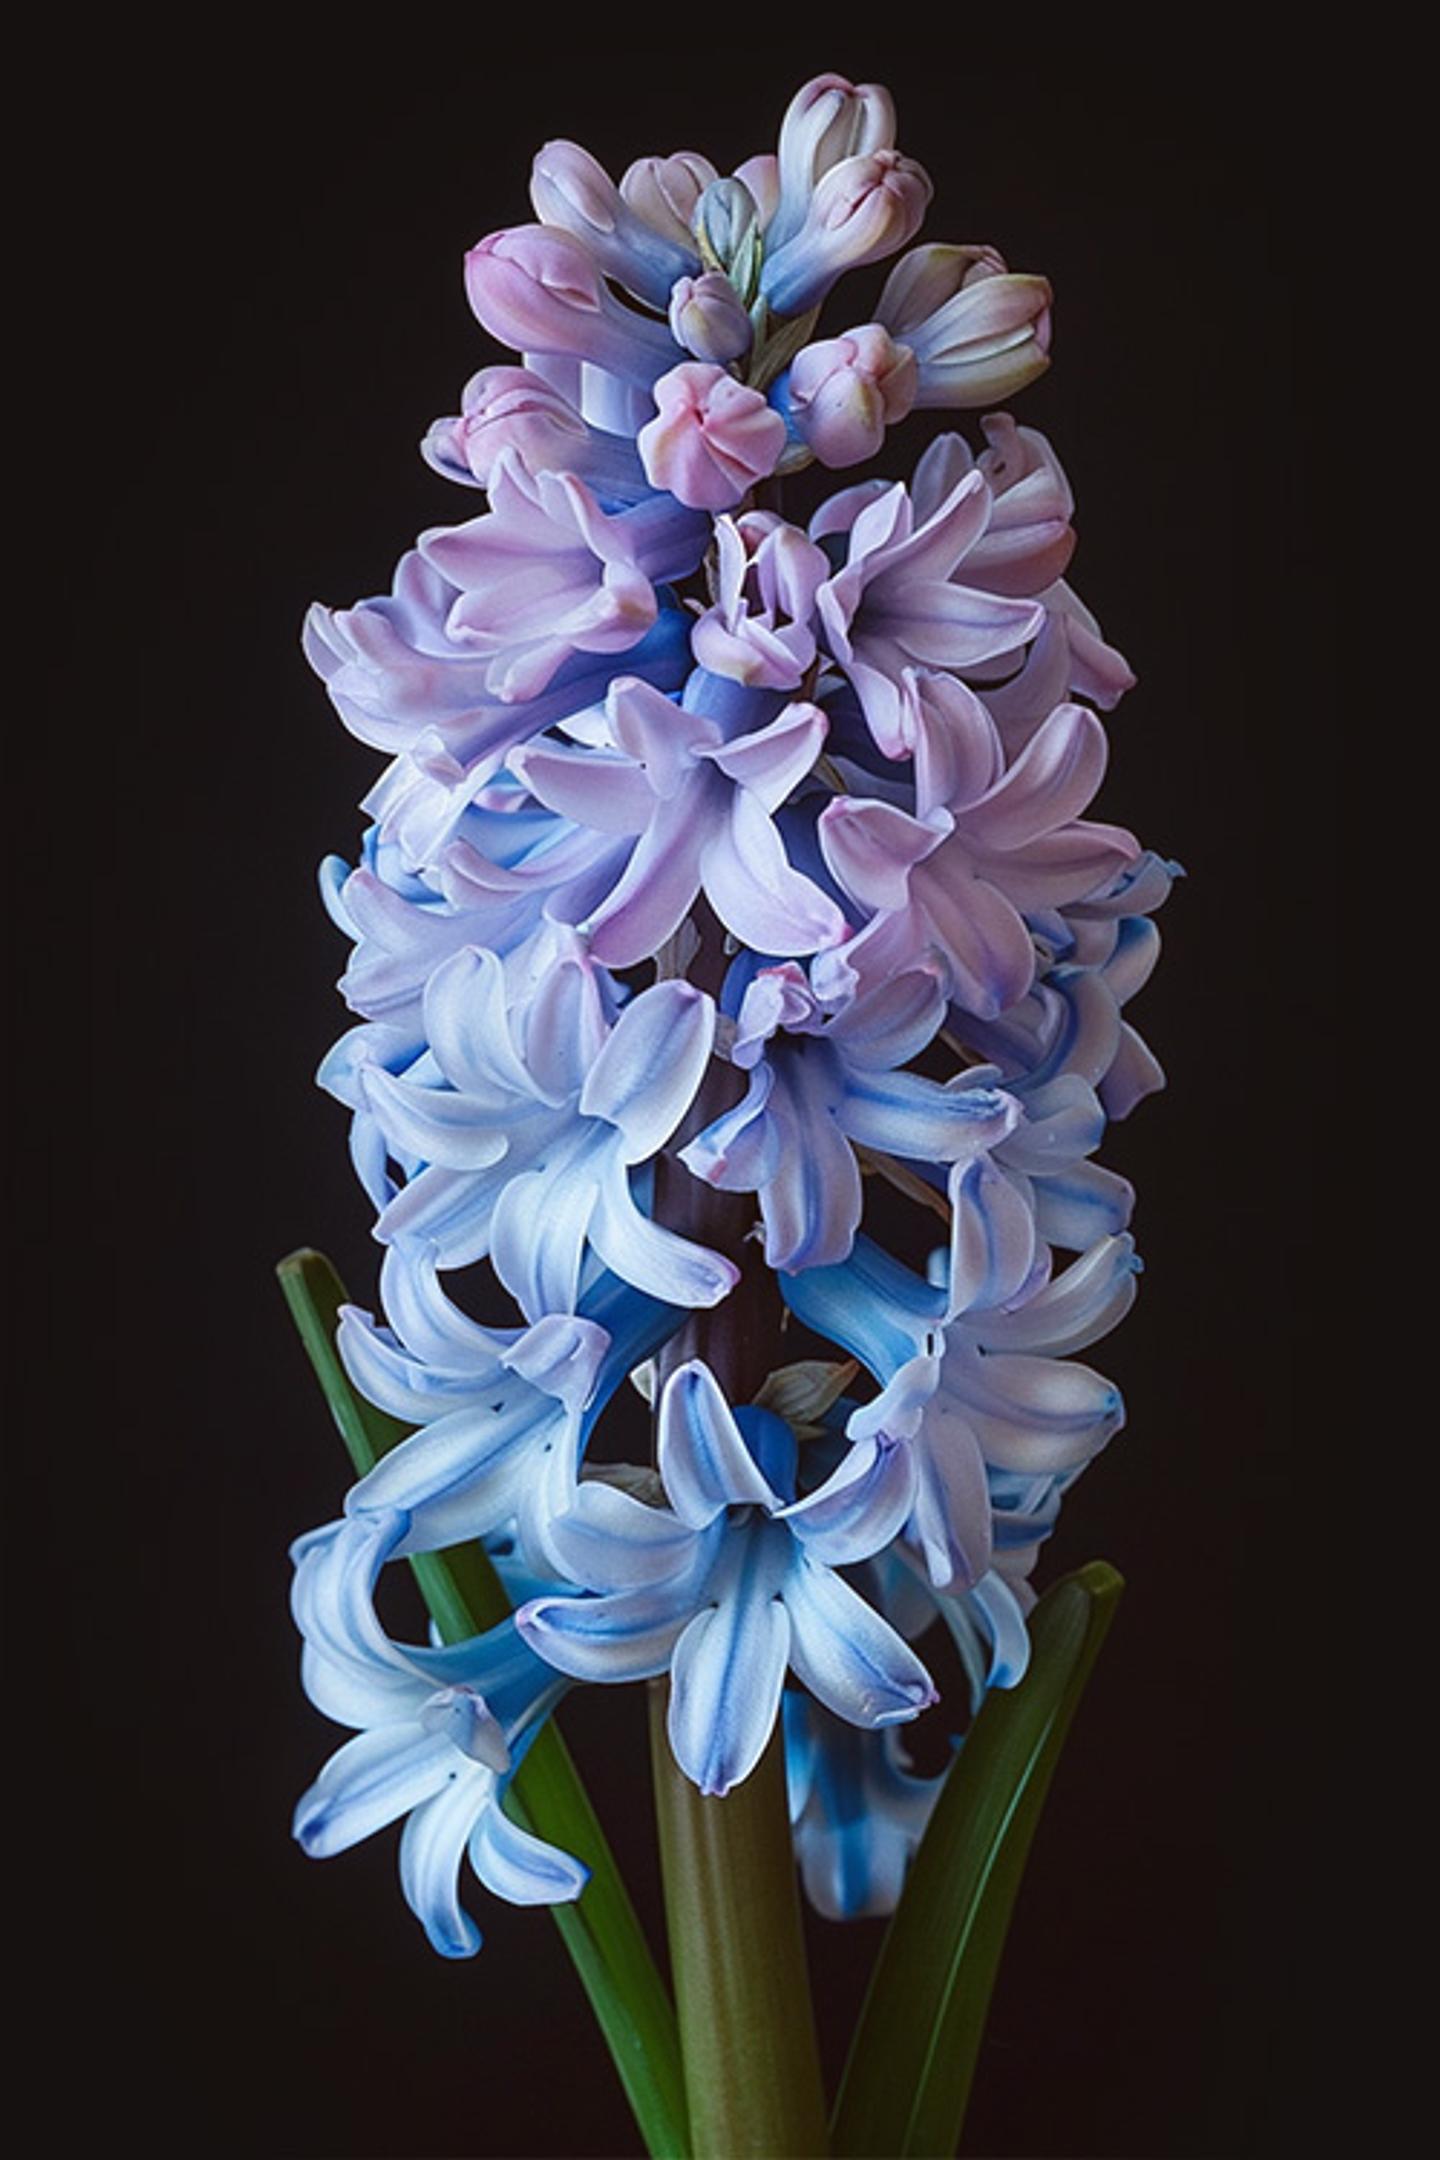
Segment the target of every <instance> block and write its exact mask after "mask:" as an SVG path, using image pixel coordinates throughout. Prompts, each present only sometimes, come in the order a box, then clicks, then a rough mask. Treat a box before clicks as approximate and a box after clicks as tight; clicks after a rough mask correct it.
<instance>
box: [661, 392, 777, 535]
mask: <svg viewBox="0 0 1440 2160" xmlns="http://www.w3.org/2000/svg"><path fill="white" fill-rule="evenodd" d="M655 403H656V405H657V406H658V407H659V413H658V417H657V418H656V419H654V420H652V421H650V423H649V425H648V426H646V427H643V428H642V429H641V430H640V435H639V438H638V447H639V450H640V456H641V459H642V460H643V462H644V466H645V471H646V474H647V475H648V477H649V480H650V483H651V485H652V486H653V487H657V488H666V489H668V490H669V492H670V493H671V494H672V495H673V496H674V497H675V499H676V501H677V502H682V503H684V505H685V506H686V508H687V509H689V510H728V509H729V508H730V507H731V506H732V505H733V504H735V503H737V502H739V500H740V498H741V496H742V495H744V494H746V493H747V492H748V490H749V489H750V488H752V487H753V486H754V485H755V483H756V481H757V480H763V479H765V478H766V477H767V476H768V475H769V474H770V473H772V472H773V471H774V470H775V467H776V465H777V463H778V462H779V458H780V453H781V452H782V450H783V449H784V448H785V422H784V421H783V420H782V419H781V417H780V415H779V413H777V412H775V411H774V410H773V408H772V407H771V406H769V405H768V404H767V403H766V401H765V397H764V395H763V393H762V392H761V391H759V390H752V389H750V388H749V387H748V385H746V384H745V383H740V382H737V381H736V380H735V378H734V376H733V375H727V374H726V372H725V370H724V369H723V368H721V367H713V366H710V365H707V364H705V363H702V362H700V361H686V362H685V363H684V364H683V365H682V366H680V367H677V368H671V370H670V372H669V374H668V375H662V376H661V378H660V380H659V381H658V382H657V383H656V385H655Z"/></svg>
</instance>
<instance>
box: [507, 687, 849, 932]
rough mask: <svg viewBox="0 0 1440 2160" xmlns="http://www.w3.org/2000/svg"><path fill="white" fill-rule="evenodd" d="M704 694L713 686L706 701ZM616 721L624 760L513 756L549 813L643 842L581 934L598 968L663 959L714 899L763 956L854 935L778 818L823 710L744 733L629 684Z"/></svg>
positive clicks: (812, 745) (620, 693) (551, 749)
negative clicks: (793, 850) (806, 869)
mask: <svg viewBox="0 0 1440 2160" xmlns="http://www.w3.org/2000/svg"><path fill="white" fill-rule="evenodd" d="M691 680H692V684H695V682H696V678H694V677H692V678H691ZM719 687H721V688H726V687H728V686H723V685H722V686H719ZM742 695H743V694H742V693H735V697H736V699H739V698H740V697H741V696H742ZM702 696H703V679H702V681H701V684H700V686H699V689H698V691H697V703H698V702H699V699H700V697H702ZM606 712H607V714H608V717H609V723H610V733H611V738H612V741H613V744H614V748H613V750H610V751H597V750H593V749H580V748H571V747H562V746H561V745H559V744H557V743H550V742H543V743H534V744H531V745H530V746H529V747H528V748H527V749H524V750H520V751H517V752H516V753H515V757H514V767H515V770H516V771H517V772H518V773H519V774H520V775H521V777H522V778H523V780H524V782H525V784H526V786H527V787H528V788H530V789H531V791H532V792H533V793H534V794H535V795H536V796H538V798H539V799H540V801H541V802H543V803H547V804H548V805H549V806H550V808H551V809H553V810H556V811H558V812H560V814H561V815H562V816H565V817H567V818H572V819H574V820H575V821H576V822H577V823H583V824H587V825H592V826H594V827H595V828H596V829H597V830H599V831H601V832H608V833H615V834H633V835H634V836H635V845H634V848H633V850H632V852H631V854H630V857H629V860H628V862H627V863H626V865H625V868H624V871H623V874H622V875H621V876H620V878H619V880H618V881H617V882H616V884H615V885H614V886H613V887H612V888H611V890H610V891H609V892H608V893H607V894H606V896H605V898H604V899H603V900H602V901H601V902H600V904H599V906H598V907H596V908H594V909H593V910H592V911H591V914H590V916H589V918H588V919H587V921H586V922H585V923H584V925H583V928H584V930H585V933H586V935H587V937H588V939H589V944H590V950H591V952H592V953H593V954H594V955H595V957H596V958H597V959H598V960H602V961H603V962H604V963H605V965H606V966H607V967H617V968H623V967H631V966H633V965H634V964H635V962H636V961H638V960H642V959H644V958H645V957H646V956H647V955H649V954H651V953H653V952H655V951H656V950H657V949H658V947H659V946H660V945H661V944H663V943H664V941H665V939H666V938H667V937H669V935H670V933H671V932H672V931H673V930H675V929H676V928H677V927H678V926H679V924H680V923H681V922H682V921H683V919H684V917H685V914H686V912H687V911H688V909H689V908H690V907H691V905H692V904H693V902H694V900H695V896H696V894H697V893H698V892H700V891H702V890H703V891H704V892H705V893H706V895H707V896H708V898H709V900H710V902H711V904H712V906H713V907H714V909H715V911H716V913H717V914H718V915H719V917H720V920H721V921H722V922H723V923H724V924H725V925H726V927H727V928H728V929H729V930H731V931H733V932H734V934H735V936H736V937H738V938H740V939H741V940H742V942H744V943H745V944H748V945H750V946H753V947H754V948H756V949H757V950H759V951H761V952H774V953H806V952H814V951H815V950H816V949H817V948H818V947H819V946H821V945H828V944H833V943H834V942H835V941H836V940H837V939H839V938H841V937H843V936H844V935H845V927H846V926H845V918H844V916H843V915H842V913H841V912H840V910H839V908H838V907H836V905H835V903H834V902H833V901H832V900H830V899H829V898H828V897H827V896H826V895H825V894H824V893H823V892H821V891H820V889H819V887H818V886H817V885H815V884H814V883H812V881H811V880H810V879H809V878H807V877H805V876H803V875H802V874H801V872H799V871H798V870H794V869H792V868H791V866H790V863H789V861H788V859H787V857H786V853H785V844H784V842H783V841H782V839H781V837H780V834H779V832H778V831H777V829H776V827H775V824H774V822H773V818H772V815H771V813H772V812H773V811H774V810H775V809H776V807H777V806H778V805H779V804H780V803H782V802H783V801H784V800H785V798H786V797H787V796H788V795H789V794H790V792H791V790H792V789H793V787H794V786H795V784H796V782H797V780H799V779H800V778H801V776H802V775H803V774H805V773H807V772H808V771H809V769H810V767H811V766H812V765H813V764H814V762H815V757H816V753H817V752H818V750H819V748H820V745H821V743H822V742H823V741H824V739H825V726H826V722H825V715H824V713H823V712H821V711H820V709H819V707H818V706H816V705H806V704H794V705H787V706H785V707H784V709H783V710H782V711H781V712H780V713H778V714H777V715H776V717H775V718H774V719H773V720H771V721H770V722H769V723H768V725H766V726H763V727H758V728H755V729H753V730H751V731H750V732H748V733H743V734H742V733H737V732H731V731H729V730H727V728H726V727H725V725H724V723H723V720H721V719H717V718H714V717H712V716H711V714H710V713H708V712H707V711H705V710H704V709H703V705H702V706H701V709H699V710H689V709H687V707H686V705H685V704H684V703H682V704H680V705H678V706H677V705H675V704H674V703H672V701H671V700H670V699H669V698H667V697H664V696H663V695H662V694H661V693H660V692H659V691H656V690H652V689H651V687H650V685H649V684H648V683H643V682H638V681H634V680H631V679H629V678H627V677H624V676H617V677H616V679H615V681H614V682H613V683H612V685H611V688H610V696H609V699H608V700H607V703H606Z"/></svg>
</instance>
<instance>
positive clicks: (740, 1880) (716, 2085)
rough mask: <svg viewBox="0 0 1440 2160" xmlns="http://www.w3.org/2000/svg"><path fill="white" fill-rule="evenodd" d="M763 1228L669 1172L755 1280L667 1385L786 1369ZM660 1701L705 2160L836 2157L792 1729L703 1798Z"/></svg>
mask: <svg viewBox="0 0 1440 2160" xmlns="http://www.w3.org/2000/svg"><path fill="white" fill-rule="evenodd" d="M700 912H701V921H700V926H699V940H700V942H699V945H698V948H697V950H696V952H695V954H694V956H693V958H692V961H691V968H690V973H691V979H692V980H693V981H697V982H699V983H701V984H702V985H703V984H705V983H706V981H707V979H718V977H719V976H721V975H723V973H724V968H725V954H724V939H723V935H722V932H721V929H720V925H719V924H718V923H717V922H716V921H715V919H714V917H713V915H711V914H710V911H709V910H708V909H702V910H701V911H700ZM737 1093H738V1089H737V1088H736V1087H735V1085H734V1075H733V1073H732V1072H731V1069H730V1068H729V1067H728V1066H725V1065H722V1064H720V1063H718V1062H717V1061H714V1060H712V1062H711V1065H710V1068H709V1071H708V1072H707V1074H706V1077H705V1079H704V1080H703V1081H702V1082H701V1086H700V1091H699V1095H698V1096H697V1099H696V1107H695V1112H694V1122H695V1125H696V1129H699V1127H700V1125H701V1124H706V1123H709V1121H710V1120H711V1119H712V1118H714V1117H717V1116H719V1115H720V1114H721V1113H722V1112H723V1111H724V1110H725V1109H727V1108H728V1107H729V1106H730V1104H731V1102H732V1101H733V1100H734V1097H735V1095H736V1094H737ZM682 1137H683V1134H682ZM753 1213H754V1211H753V1208H752V1207H751V1206H750V1205H749V1204H748V1203H747V1201H746V1200H745V1198H744V1197H743V1196H742V1195H738V1194H734V1193H723V1192H719V1191H716V1190H715V1189H714V1188H713V1187H711V1186H707V1185H703V1184H701V1183H700V1181H699V1180H698V1179H696V1178H692V1177H690V1176H689V1175H688V1174H687V1173H686V1172H685V1171H684V1170H683V1169H682V1168H680V1167H679V1166H678V1165H677V1164H676V1163H674V1162H673V1161H672V1159H671V1158H670V1157H669V1156H666V1157H664V1158H662V1161H661V1163H660V1165H659V1170H658V1173H657V1180H656V1215H657V1219H659V1220H660V1221H662V1222H664V1223H665V1224H666V1226H667V1227H668V1228H670V1229H672V1230H676V1231H678V1232H679V1233H680V1235H682V1236H684V1237H690V1238H694V1239H696V1240H698V1241H699V1242H701V1243H703V1244H706V1245H710V1246H712V1247H714V1248H715V1249H716V1250H718V1251H721V1252H725V1253H728V1254H729V1256H730V1257H731V1258H732V1259H733V1260H734V1261H735V1262H736V1264H737V1265H738V1266H739V1268H740V1279H739V1282H738V1283H737V1285H736V1287H735V1289H734V1290H733V1291H732V1292H731V1294H730V1296H729V1297H728V1298H727V1299H726V1300H725V1302H724V1304H723V1305H721V1306H720V1307H718V1308H717V1309H716V1310H715V1311H713V1312H707V1313H694V1314H692V1315H691V1317H690V1319H689V1321H688V1322H687V1324H686V1326H685V1327H684V1328H682V1329H681V1330H680V1332H679V1333H678V1334H677V1335H676V1336H674V1337H672V1339H671V1341H670V1342H669V1343H667V1344H666V1345H665V1348H664V1349H663V1350H662V1352H661V1354H660V1359H659V1368H660V1378H661V1379H662V1381H663V1380H666V1379H668V1378H669V1377H670V1375H671V1374H672V1373H674V1372H676V1371H677V1370H678V1369H679V1368H680V1366H681V1365H682V1364H684V1363H686V1362H688V1361H689V1360H690V1359H692V1358H697V1357H698V1358H703V1359H704V1360H705V1362H706V1363H707V1364H708V1365H709V1367H710V1369H711V1371H712V1372H713V1373H714V1374H715V1377H716V1379H717V1380H718V1381H719V1383H720V1385H721V1387H722V1388H723V1389H724V1391H725V1393H726V1395H727V1396H728V1397H729V1399H730V1400H731V1401H732V1402H745V1401H748V1400H752V1399H753V1398H754V1396H755V1395H756V1394H757V1393H758V1392H759V1389H760V1387H761V1385H762V1383H763V1381H764V1379H765V1376H766V1374H767V1373H768V1372H769V1371H771V1370H772V1368H773V1367H775V1366H777V1365H779V1364H780V1363H781V1361H782V1357H783V1352H782V1349H781V1335H780V1320H781V1307H780V1303H779V1300H778V1298H776V1296H775V1294H774V1289H773V1282H772V1279H771V1277H770V1276H769V1274H768V1271H767V1270H765V1269H764V1268H762V1267H760V1266H758V1265H757V1264H756V1261H757V1257H758V1256H757V1254H756V1249H755V1246H754V1243H753V1242H751V1241H747V1239H746V1232H747V1230H748V1229H749V1227H750V1225H751V1223H752V1221H753ZM649 1697H650V1762H651V1774H652V1777H653V1779H654V1787H655V1814H656V1822H657V1825H658V1829H659V1841H660V1866H661V1877H662V1881H663V1884H664V1892H665V1919H666V1928H667V1933H668V1936H669V1943H670V1964H671V1972H672V1977H673V1980H674V1986H675V2007H676V2015H677V2017H678V2020H679V2026H680V2048H681V2055H682V2058H683V2061H684V2066H685V2095H686V2101H687V2104H688V2108H689V2114H690V2128H691V2139H692V2148H693V2150H694V2152H695V2155H696V2160H732V2156H733V2160H740V2156H742V2155H744V2156H753V2160H762V2156H764V2160H781V2156H786V2155H788V2156H794V2160H799V2156H801V2155H807V2156H808V2155H815V2154H823V2153H826V2152H828V2151H829V2145H828V2142H827V2136H826V2127H825V2093H824V2086H823V2083H822V2080H821V2075H820V2057H819V2049H818V2043H817V2039H816V2032H815V2014H814V2009H813V2006H812V2002H811V1993H810V1976H809V1971H808V1968H807V1965H806V1958H805V1938H804V1931H803V1928H802V1924H801V1914H800V1897H799V1888H798V1884H797V1881H796V1875H795V1856H794V1849H793V1845H792V1840H791V1833H790V1813H789V1806H788V1801H787V1795H786V1785H785V1748H784V1742H783V1740H782V1738H781V1735H780V1733H779V1732H778V1730H777V1732H776V1733H775V1734H774V1735H773V1736H772V1737H771V1740H770V1743H769V1745H768V1746H767V1747H766V1749H765V1752H764V1754H763V1755H762V1756H761V1758H760V1761H759V1764H758V1765H757V1767H756V1768H755V1769H754V1770H752V1771H751V1773H750V1775H749V1776H748V1777H747V1778H746V1779H744V1780H743V1782H742V1783H740V1784H738V1785H736V1786H735V1787H734V1788H733V1789H732V1790H731V1791H730V1792H728V1793H726V1794H724V1795H723V1797H722V1796H719V1795H714V1794H706V1793H702V1792H700V1791H699V1790H697V1788H696V1786H695V1785H694V1784H693V1783H692V1782H691V1780H690V1779H689V1778H688V1777H687V1776H686V1775H685V1773H684V1772H683V1771H682V1770H681V1769H680V1767H679V1765H678V1764H677V1762H676V1760H675V1755H674V1751H673V1749H672V1747H671V1744H670V1738H669V1733H668V1730H667V1717H668V1711H669V1699H670V1688H669V1683H668V1681H666V1680H654V1681H652V1682H651V1683H650V1687H649Z"/></svg>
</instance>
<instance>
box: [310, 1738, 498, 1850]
mask: <svg viewBox="0 0 1440 2160" xmlns="http://www.w3.org/2000/svg"><path fill="white" fill-rule="evenodd" d="M452 1766H453V1767H452ZM462 1767H463V1765H462V1763H461V1758H460V1757H459V1756H458V1755H457V1754H456V1753H455V1750H454V1749H453V1748H452V1747H451V1745H450V1743H449V1741H448V1740H446V1739H445V1738H444V1737H443V1735H440V1736H437V1735H435V1734H432V1733H427V1732H422V1730H421V1728H420V1726H419V1725H418V1724H416V1723H415V1722H413V1721H411V1722H410V1723H408V1724H400V1725H382V1726H380V1727H379V1728H378V1729H377V1730H376V1731H374V1732H363V1733H357V1735H356V1737H355V1738H354V1739H353V1740H347V1741H346V1743H345V1745H344V1747H342V1748H337V1749H336V1751H335V1753H334V1754H333V1755H332V1756H331V1757H330V1760H329V1762H327V1763H326V1765H325V1767H324V1769H323V1770H322V1771H321V1772H320V1775H319V1777H318V1778H317V1779H316V1780H315V1783H314V1784H313V1785H312V1786H311V1787H310V1790H309V1791H308V1792H307V1793H305V1794H303V1795H302V1797H301V1799H300V1802H299V1804H298V1806H297V1807H296V1809H295V1822H294V1832H295V1837H296V1839H297V1840H298V1842H299V1844H300V1846H301V1849H302V1850H303V1851H304V1852H305V1853H307V1854H308V1855H309V1857H310V1858H311V1859H312V1860H328V1859H329V1858H330V1857H331V1856H332V1854H334V1853H340V1852H346V1851H348V1850H349V1848H350V1846H352V1845H358V1844H359V1843H360V1841H361V1839H362V1838H367V1837H369V1836H370V1835H371V1833H372V1831H375V1830H383V1829H384V1828H385V1825H386V1824H387V1823H392V1822H397V1821H398V1820H399V1818H400V1817H401V1816H402V1815H404V1814H407V1813H408V1812H409V1810H410V1809H411V1808H412V1807H416V1806H418V1805H419V1803H420V1802H421V1801H422V1800H428V1799H429V1797H430V1795H431V1794H432V1793H433V1792H438V1791H439V1789H440V1787H441V1786H442V1785H444V1784H446V1783H447V1782H448V1781H449V1780H450V1779H451V1778H452V1777H453V1776H456V1775H458V1774H459V1772H460V1769H461V1768H462Z"/></svg>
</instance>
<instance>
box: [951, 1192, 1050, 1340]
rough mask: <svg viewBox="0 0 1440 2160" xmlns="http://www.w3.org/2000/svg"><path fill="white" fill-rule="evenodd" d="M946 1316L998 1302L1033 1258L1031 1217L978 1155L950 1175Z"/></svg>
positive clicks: (1022, 1200)
mask: <svg viewBox="0 0 1440 2160" xmlns="http://www.w3.org/2000/svg"><path fill="white" fill-rule="evenodd" d="M950 1207H951V1211H952V1213H951V1223H950V1302H949V1308H948V1312H949V1315H950V1316H953V1315H955V1314H956V1313H964V1312H970V1311H972V1310H974V1309H977V1308H978V1309H980V1310H989V1309H991V1308H993V1307H994V1306H996V1305H1003V1304H1004V1303H1005V1301H1006V1299H1007V1298H1012V1297H1014V1296H1016V1295H1017V1293H1018V1292H1019V1291H1020V1290H1021V1289H1023V1288H1024V1285H1025V1282H1026V1279H1027V1278H1028V1276H1029V1274H1030V1271H1031V1268H1032V1266H1033V1265H1034V1260H1035V1217H1034V1215H1033V1213H1032V1212H1031V1208H1030V1203H1029V1201H1028V1200H1027V1199H1026V1197H1025V1195H1024V1194H1023V1193H1022V1192H1021V1191H1019V1189H1018V1188H1017V1187H1016V1186H1015V1184H1014V1183H1013V1182H1012V1181H1011V1179H1009V1178H1008V1177H1007V1176H1006V1175H1005V1173H1004V1171H1003V1170H997V1169H996V1167H995V1166H994V1164H993V1163H991V1162H989V1161H987V1160H986V1159H985V1158H984V1157H983V1156H981V1157H979V1158H978V1159H977V1160H976V1161H974V1162H969V1163H966V1164H964V1165H963V1167H957V1168H956V1170H954V1171H953V1172H952V1173H951V1178H950Z"/></svg>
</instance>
